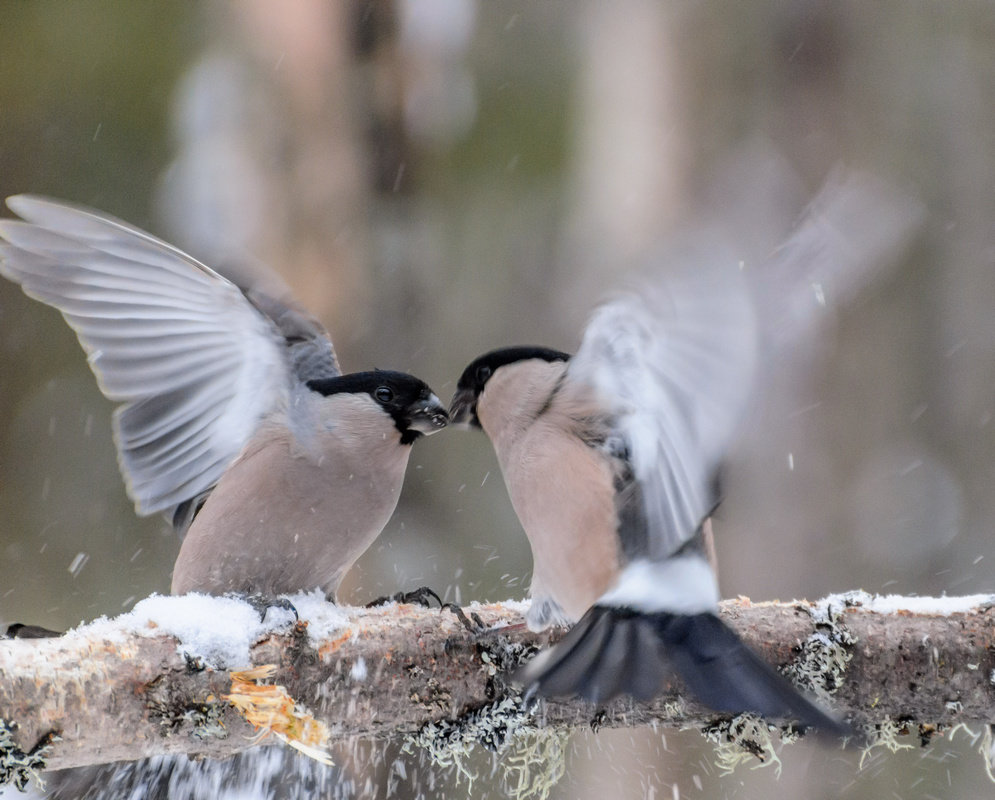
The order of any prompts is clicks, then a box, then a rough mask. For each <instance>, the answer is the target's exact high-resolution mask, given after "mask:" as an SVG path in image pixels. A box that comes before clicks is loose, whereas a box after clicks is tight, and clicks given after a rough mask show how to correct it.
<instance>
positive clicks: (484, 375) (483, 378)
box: [477, 364, 491, 383]
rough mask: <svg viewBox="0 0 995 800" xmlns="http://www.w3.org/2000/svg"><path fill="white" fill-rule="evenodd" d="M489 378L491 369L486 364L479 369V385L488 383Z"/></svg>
mask: <svg viewBox="0 0 995 800" xmlns="http://www.w3.org/2000/svg"><path fill="white" fill-rule="evenodd" d="M489 377H491V368H490V367H488V366H487V365H486V364H482V365H481V366H479V367H477V383H486V382H487V379H488V378H489Z"/></svg>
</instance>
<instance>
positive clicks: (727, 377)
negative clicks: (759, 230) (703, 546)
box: [568, 245, 755, 559]
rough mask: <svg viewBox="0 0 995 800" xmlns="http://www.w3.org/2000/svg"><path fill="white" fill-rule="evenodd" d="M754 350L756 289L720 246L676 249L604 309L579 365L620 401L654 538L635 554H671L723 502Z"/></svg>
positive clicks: (578, 374)
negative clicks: (718, 484)
mask: <svg viewBox="0 0 995 800" xmlns="http://www.w3.org/2000/svg"><path fill="white" fill-rule="evenodd" d="M754 354H755V324H754V317H753V312H752V304H751V301H750V297H749V293H748V291H747V288H746V286H745V285H744V281H743V276H742V274H741V270H740V268H739V264H738V263H737V262H736V261H735V260H734V259H733V258H732V257H731V256H730V255H729V254H728V253H726V252H723V251H722V250H721V249H720V248H718V247H714V246H710V245H700V246H698V247H696V248H694V249H688V250H685V251H684V252H681V253H679V254H677V257H676V258H675V263H674V265H673V268H672V269H669V270H667V271H666V272H664V271H660V272H658V273H657V275H656V276H654V277H653V278H652V279H650V280H646V281H645V283H644V285H642V286H641V287H640V289H639V291H638V292H634V293H631V294H626V295H624V296H620V297H618V298H616V299H614V300H612V301H610V302H608V303H606V304H605V305H603V306H601V307H600V308H599V309H598V310H597V311H595V313H594V315H593V317H592V319H591V321H590V323H589V324H588V326H587V329H586V331H585V333H584V339H583V341H582V343H581V345H580V348H579V349H578V351H577V354H576V355H575V356H574V357H573V359H571V362H570V366H569V372H568V375H569V377H570V380H571V382H577V383H579V384H583V385H586V386H589V387H592V388H593V389H594V391H595V392H596V393H597V396H598V398H599V403H600V404H601V405H602V406H604V407H606V408H608V409H609V411H610V413H611V415H612V418H613V427H614V428H615V430H616V431H617V432H618V433H619V434H620V436H621V437H622V440H623V446H624V449H625V450H626V453H627V457H628V461H629V463H630V464H631V467H632V473H633V478H634V479H635V481H636V482H637V483H638V489H639V493H640V494H641V497H642V502H643V506H644V510H645V515H646V525H645V526H637V528H636V530H637V531H638V532H639V535H641V536H645V537H646V538H647V541H645V542H639V543H633V542H624V543H623V544H624V545H625V547H626V551H627V552H628V553H629V554H630V555H639V556H646V557H649V558H651V559H661V558H666V557H667V556H669V555H671V554H672V553H674V552H675V551H677V550H678V549H679V548H680V547H681V546H682V545H683V544H684V543H685V542H687V541H688V540H689V539H691V538H692V537H693V536H694V534H695V532H696V531H697V530H698V527H699V526H700V524H701V522H702V520H703V519H704V518H705V516H707V514H708V513H709V512H710V511H711V510H712V508H713V507H714V504H715V497H714V496H713V486H714V476H715V472H716V470H717V468H718V465H719V462H720V460H721V459H722V458H723V456H724V455H725V453H726V451H727V449H728V446H729V444H730V440H731V438H732V436H733V433H734V431H735V426H736V423H737V421H738V419H739V416H740V414H741V412H742V410H743V407H744V405H745V403H746V401H747V398H748V397H749V395H750V390H751V385H752V380H753V373H754ZM623 527H624V526H623ZM626 533H627V532H626V531H625V530H623V531H621V535H623V536H625V535H626Z"/></svg>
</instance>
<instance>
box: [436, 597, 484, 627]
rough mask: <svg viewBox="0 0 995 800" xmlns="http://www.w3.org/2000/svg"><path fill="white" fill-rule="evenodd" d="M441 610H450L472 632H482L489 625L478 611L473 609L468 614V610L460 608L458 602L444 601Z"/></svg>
mask: <svg viewBox="0 0 995 800" xmlns="http://www.w3.org/2000/svg"><path fill="white" fill-rule="evenodd" d="M439 610H440V611H449V612H450V613H452V614H454V615H455V616H456V619H458V620H459V621H460V624H462V625H463V627H464V628H466V629H467V630H468V631H470V633H480V632H481V631H482V630H484V629H485V628H486V627H487V626H486V625H484V621H483V620H482V619H481V618H480V614H478V613H477V612H476V611H471V612H470V615H469V616H467V614H466V612H465V611H464V610H463V609H462V608H460V607H459V606H458V605H457V604H456V603H443V604H442V606H441V608H440V609H439Z"/></svg>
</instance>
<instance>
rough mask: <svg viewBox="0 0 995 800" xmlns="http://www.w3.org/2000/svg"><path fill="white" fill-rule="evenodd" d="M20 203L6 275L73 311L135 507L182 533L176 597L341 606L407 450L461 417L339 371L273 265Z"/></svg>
mask: <svg viewBox="0 0 995 800" xmlns="http://www.w3.org/2000/svg"><path fill="white" fill-rule="evenodd" d="M7 205H8V207H9V208H10V210H11V211H13V212H14V213H15V214H16V215H17V216H18V217H20V219H3V220H0V240H2V241H0V275H3V277H5V278H7V279H8V280H11V281H13V282H15V283H17V284H19V285H20V286H21V288H22V289H23V291H24V292H25V293H26V294H27V295H28V296H30V297H33V298H34V299H36V300H39V301H41V302H43V303H46V304H48V305H50V306H53V307H55V308H56V309H58V310H59V311H60V312H61V313H62V316H63V317H64V318H65V320H66V322H67V323H68V324H69V325H70V326H71V327H72V329H73V330H74V331H75V332H76V335H77V337H78V338H79V341H80V344H81V345H82V347H83V349H84V351H85V352H86V354H87V360H88V362H89V365H90V368H91V369H92V370H93V372H94V374H95V376H96V379H97V383H98V384H99V386H100V389H101V391H102V392H103V394H104V395H105V396H106V397H107V398H108V399H109V400H111V401H112V402H114V403H116V404H117V407H116V409H115V411H114V415H113V431H114V440H115V444H116V447H117V455H118V462H119V466H120V469H121V473H122V475H123V477H124V480H125V484H126V488H127V491H128V494H129V496H130V497H131V499H132V500H133V501H134V504H135V510H136V512H137V513H138V514H139V515H142V516H148V515H152V514H157V513H159V514H163V515H165V517H166V518H167V520H169V522H170V523H171V524H172V526H173V528H174V529H175V530H176V531H177V533H178V534H180V535H181V536H182V542H181V545H180V549H179V554H178V556H177V559H176V563H175V565H174V567H173V573H172V581H171V592H172V593H173V594H185V593H188V592H201V593H205V594H212V595H222V594H237V595H247V596H248V595H252V596H261V597H275V596H277V595H281V594H289V593H294V592H300V591H310V590H313V589H320V590H321V591H323V592H324V593H325V595H326V596H327V597H328V598H329V599H332V600H334V599H335V593H336V591H337V589H338V587H339V584H340V582H341V581H342V578H343V576H344V575H345V573H346V572H347V571H348V570H349V568H350V567H351V566H352V565H353V564H354V563H355V561H356V560H357V559H358V558H359V557H360V555H362V553H363V552H364V551H365V550H366V549H367V548H368V547H369V546H370V545H371V544H372V542H373V541H374V540H375V539H376V537H377V536H378V535H379V534H380V532H381V531H382V530H383V528H384V526H385V525H386V524H387V522H388V520H389V519H390V517H391V515H392V514H393V512H394V509H395V507H396V505H397V501H398V498H399V495H400V492H401V484H402V481H403V478H404V473H405V469H406V466H407V462H408V458H409V455H410V453H411V445H412V444H413V443H414V442H415V441H416V440H417V439H419V438H420V437H421V436H424V435H429V434H432V433H436V432H437V431H440V430H442V429H443V428H444V427H445V426H446V424H447V422H448V416H447V412H446V408H445V406H444V405H443V404H442V402H441V401H440V400H439V398H438V397H437V396H436V395H435V393H434V392H433V391H432V390H431V388H430V387H429V386H428V385H427V384H426V383H425V382H424V381H422V380H420V379H419V378H416V377H414V376H412V375H409V374H407V373H404V372H397V371H393V370H371V371H363V372H354V373H348V374H343V372H342V370H341V369H340V367H339V362H338V358H337V357H336V353H335V349H334V347H333V345H332V342H331V339H330V338H329V335H328V333H327V331H326V330H325V328H324V327H323V326H322V325H321V324H320V323H319V322H318V321H317V320H316V319H315V318H314V317H313V316H312V315H311V314H309V313H308V312H307V311H306V310H305V309H304V308H303V307H302V306H300V305H299V304H298V303H297V302H296V300H294V299H293V297H292V296H291V295H290V293H289V290H286V289H285V288H284V287H283V286H282V284H280V283H279V281H278V279H277V278H276V277H275V276H274V275H270V274H261V275H259V276H257V277H255V278H253V279H252V280H245V281H242V282H240V283H238V284H237V283H236V282H235V281H233V280H231V279H229V278H228V277H225V276H224V275H222V274H221V273H220V272H218V271H216V270H214V269H212V268H210V267H208V266H206V265H205V264H202V263H201V262H199V261H197V260H196V259H194V258H193V257H191V256H189V255H187V254H186V253H184V252H182V251H181V250H179V249H177V248H176V247H173V246H172V245H170V244H167V243H166V242H164V241H162V240H160V239H158V238H156V237H154V236H152V235H150V234H148V233H146V232H145V231H143V230H140V229H139V228H136V227H134V226H132V225H130V224H128V223H126V222H123V221H121V220H119V219H116V218H114V217H111V216H108V215H106V214H103V213H101V212H98V211H95V210H92V209H88V208H85V207H82V206H77V205H73V204H69V203H64V202H61V201H57V200H52V199H49V198H44V197H40V196H33V195H15V196H12V197H9V198H8V199H7Z"/></svg>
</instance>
